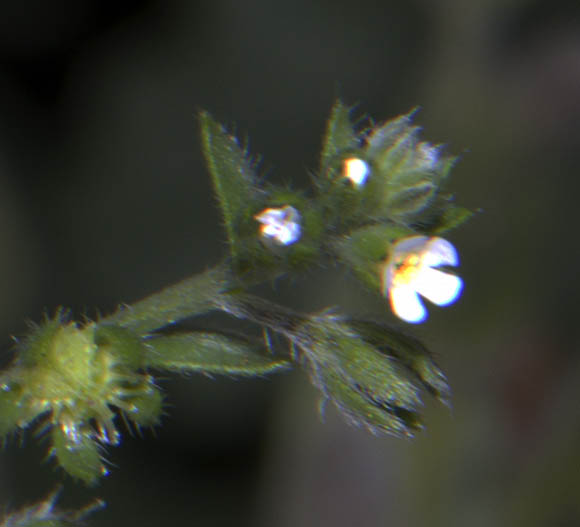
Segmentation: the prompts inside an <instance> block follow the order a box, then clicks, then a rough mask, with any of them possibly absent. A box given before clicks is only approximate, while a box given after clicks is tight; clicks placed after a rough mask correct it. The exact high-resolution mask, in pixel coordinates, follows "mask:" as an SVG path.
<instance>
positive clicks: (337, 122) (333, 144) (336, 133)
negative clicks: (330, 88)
mask: <svg viewBox="0 0 580 527" xmlns="http://www.w3.org/2000/svg"><path fill="white" fill-rule="evenodd" d="M350 112H351V108H349V107H348V106H345V105H344V104H343V103H342V101H340V100H339V99H337V100H336V101H335V103H334V106H333V107H332V110H331V112H330V117H329V119H328V123H327V125H326V135H325V136H324V145H323V147H322V153H321V155H320V176H319V177H320V178H321V179H323V178H325V177H327V172H328V169H329V167H330V166H331V164H332V161H333V160H334V159H335V158H336V156H337V155H339V154H341V153H342V152H345V151H349V150H353V149H356V148H357V147H358V146H359V138H358V135H357V133H356V132H355V130H354V127H353V125H352V123H351V121H350Z"/></svg>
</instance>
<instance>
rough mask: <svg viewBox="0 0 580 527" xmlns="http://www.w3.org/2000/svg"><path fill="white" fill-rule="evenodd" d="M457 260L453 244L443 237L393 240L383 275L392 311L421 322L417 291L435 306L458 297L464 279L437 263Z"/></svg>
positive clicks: (422, 311) (422, 309) (423, 314)
mask: <svg viewBox="0 0 580 527" xmlns="http://www.w3.org/2000/svg"><path fill="white" fill-rule="evenodd" d="M458 264H459V257H458V256H457V251H456V250H455V247H453V245H451V243H449V242H448V241H447V240H444V239H443V238H437V237H429V236H411V237H409V238H404V239H403V240H401V241H399V242H397V243H395V245H393V249H392V254H391V257H390V258H389V260H387V262H386V264H385V266H384V269H383V276H382V280H383V294H384V295H385V296H387V294H388V295H389V301H390V303H391V308H392V310H393V312H394V313H395V315H397V316H398V317H399V318H402V319H403V320H405V321H407V322H413V323H418V322H423V321H424V320H425V319H426V318H427V311H426V309H425V307H424V306H423V304H422V302H421V300H420V299H419V296H418V294H420V295H422V296H424V297H425V298H426V299H427V300H430V301H431V302H433V303H434V304H437V305H438V306H447V305H449V304H451V303H453V302H454V301H455V300H457V298H458V297H459V295H460V294H461V290H462V288H463V281H462V280H461V278H459V277H458V276H455V275H453V274H450V273H446V272H443V271H440V270H439V269H436V267H439V266H441V265H449V266H457V265H458Z"/></svg>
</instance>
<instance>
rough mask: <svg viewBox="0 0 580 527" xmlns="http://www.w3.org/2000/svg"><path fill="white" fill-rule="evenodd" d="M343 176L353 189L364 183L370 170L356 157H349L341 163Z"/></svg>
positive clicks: (365, 163) (364, 162)
mask: <svg viewBox="0 0 580 527" xmlns="http://www.w3.org/2000/svg"><path fill="white" fill-rule="evenodd" d="M343 174H344V177H345V178H346V179H349V180H350V182H351V183H352V184H353V185H354V186H355V187H360V186H362V185H364V184H365V183H366V180H367V178H368V177H369V174H370V168H369V165H368V163H367V162H366V161H363V160H362V159H359V158H358V157H350V158H348V159H345V160H344V161H343Z"/></svg>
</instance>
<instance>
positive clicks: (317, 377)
mask: <svg viewBox="0 0 580 527" xmlns="http://www.w3.org/2000/svg"><path fill="white" fill-rule="evenodd" d="M371 328H372V326H371ZM381 331H382V332H383V333H384V334H387V333H388V334H389V335H390V336H391V339H390V340H389V342H390V343H391V348H392V349H395V350H397V353H398V354H396V353H393V352H389V353H386V352H385V350H381V349H380V348H379V347H378V346H377V344H376V342H375V341H374V340H373V339H372V338H365V335H367V334H368V333H369V331H368V328H367V326H366V325H364V324H359V325H357V324H356V323H351V321H350V320H348V319H346V318H341V317H338V316H336V315H333V314H330V313H322V314H320V315H317V316H314V317H311V319H310V320H309V321H308V322H307V323H305V324H304V325H303V326H301V327H300V328H298V330H297V331H296V333H297V334H298V335H300V336H299V337H298V338H296V339H295V341H294V343H295V345H296V346H297V348H298V349H299V350H300V352H301V353H300V357H301V358H302V359H303V361H304V363H305V366H306V369H307V371H308V372H309V374H310V378H311V380H312V383H313V384H314V385H315V386H316V387H317V388H318V389H319V390H320V391H321V392H322V395H323V398H324V399H325V400H328V401H331V402H333V403H334V404H335V406H336V407H337V408H338V409H339V411H340V412H341V413H342V414H343V415H344V416H345V418H346V419H347V421H349V422H351V423H353V424H355V425H358V426H364V427H365V428H367V429H368V430H369V431H371V432H372V433H373V434H376V435H382V434H390V435H395V436H407V437H410V436H412V435H414V433H415V432H416V431H417V430H419V429H421V428H422V427H423V425H422V421H421V415H420V410H421V408H422V405H423V402H422V398H421V392H422V390H423V389H424V388H427V389H428V391H429V392H432V393H434V391H435V389H432V386H434V385H432V384H430V383H431V381H432V379H431V378H430V377H427V373H426V371H424V370H423V369H421V366H422V365H423V362H422V361H421V357H418V356H422V357H424V356H425V354H424V348H423V347H422V346H421V345H420V344H419V343H418V342H413V341H412V340H408V341H405V340H404V338H403V340H401V341H400V342H399V340H398V339H400V338H401V337H400V335H399V334H398V333H397V331H396V330H394V329H392V328H387V327H386V326H385V327H381ZM403 343H404V344H403ZM391 351H392V350H391ZM400 357H404V358H405V360H406V362H405V361H404V360H401V358H400ZM417 366H419V368H420V369H419V371H420V373H418V371H417V370H416V369H415V367H417ZM420 374H422V375H423V376H424V377H425V378H428V380H426V381H423V379H422V378H421V377H420V376H419V375H420Z"/></svg>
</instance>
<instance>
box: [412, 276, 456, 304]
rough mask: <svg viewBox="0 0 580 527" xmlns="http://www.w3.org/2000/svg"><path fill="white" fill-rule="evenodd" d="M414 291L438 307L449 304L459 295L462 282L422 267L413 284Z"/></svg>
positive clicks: (454, 277)
mask: <svg viewBox="0 0 580 527" xmlns="http://www.w3.org/2000/svg"><path fill="white" fill-rule="evenodd" d="M413 287H414V288H415V290H416V291H417V292H418V293H419V294H421V295H423V296H424V297H425V298H426V299H427V300H430V301H431V302H433V303H434V304H437V305H438V306H446V305H448V304H451V303H452V302H454V301H455V300H457V298H458V297H459V295H460V294H461V290H462V289H463V281H462V280H461V278H459V277H458V276H455V275H453V274H449V273H444V272H443V271H439V270H438V269H433V268H432V267H424V268H423V269H421V272H420V273H419V274H418V276H417V278H416V280H415V281H414V282H413Z"/></svg>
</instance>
